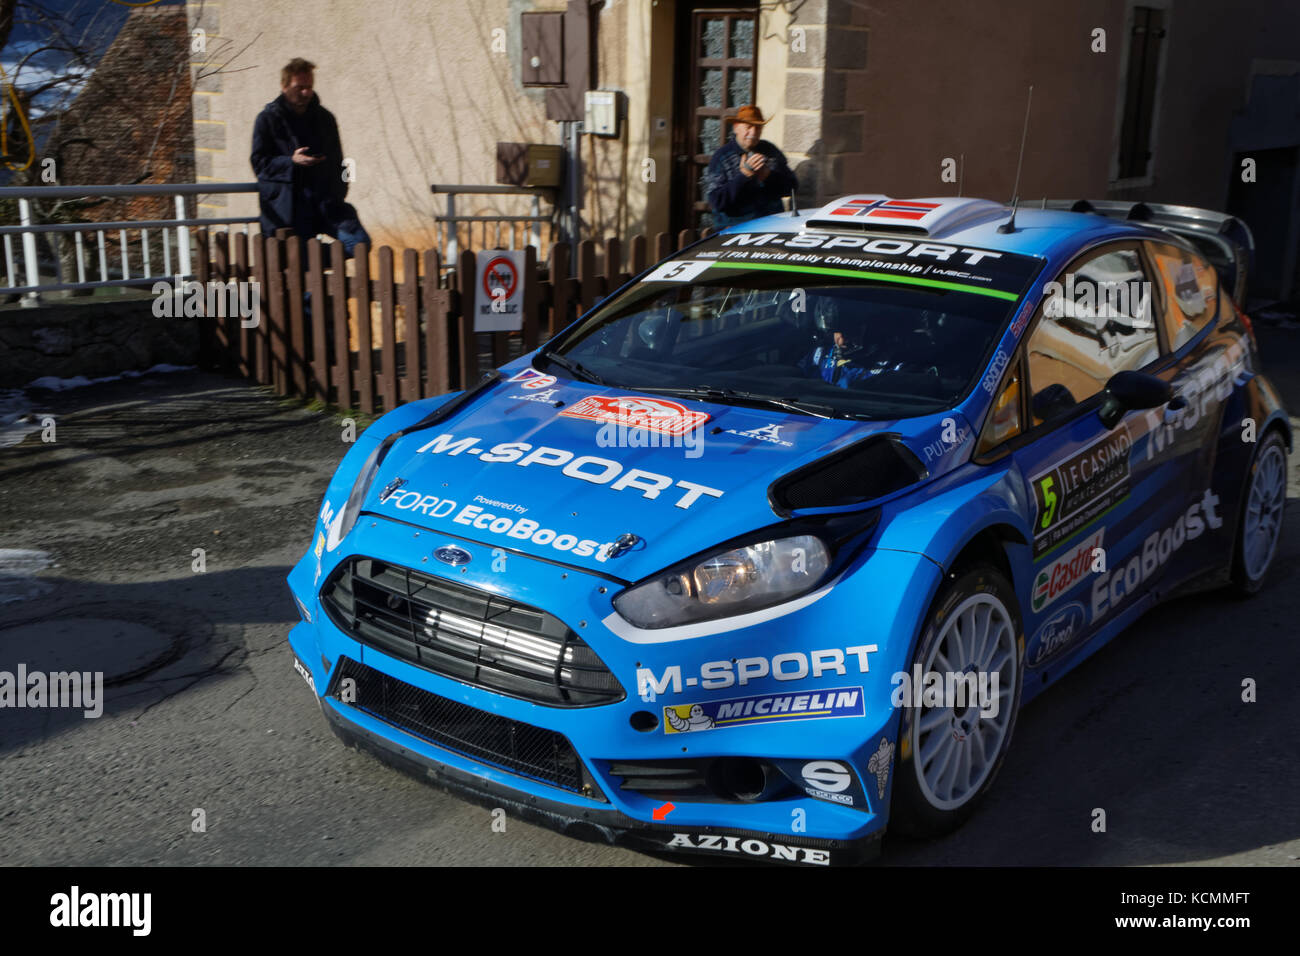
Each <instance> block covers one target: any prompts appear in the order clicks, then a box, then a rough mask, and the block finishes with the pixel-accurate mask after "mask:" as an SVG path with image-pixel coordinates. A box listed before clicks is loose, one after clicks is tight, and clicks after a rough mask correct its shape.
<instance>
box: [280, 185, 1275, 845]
mask: <svg viewBox="0 0 1300 956" xmlns="http://www.w3.org/2000/svg"><path fill="white" fill-rule="evenodd" d="M1250 248H1251V242H1250V236H1249V232H1248V231H1247V230H1246V229H1245V227H1244V226H1243V225H1242V224H1240V223H1239V222H1237V221H1236V220H1233V219H1231V218H1229V217H1226V216H1222V215H1218V214H1214V213H1208V212H1204V211H1201V210H1195V209H1190V208H1186V207H1170V206H1157V205H1150V204H1117V203H1095V202H1093V203H1090V202H1087V201H1080V202H1078V203H1075V204H1073V205H1071V204H1069V203H1057V202H1053V203H1047V202H1044V203H1043V204H1042V208H1037V209H1025V208H1021V209H1020V210H1019V211H1018V212H1017V213H1015V215H1014V217H1013V216H1012V210H1011V209H1010V208H1008V207H1007V206H1004V205H1002V204H1000V203H994V202H990V201H986V200H977V199H950V198H949V199H923V200H897V199H890V198H888V197H885V196H876V195H867V196H853V197H847V198H845V199H842V200H839V201H837V202H835V203H832V204H831V205H829V206H827V207H825V208H823V209H820V210H816V211H804V212H800V213H782V214H778V215H775V216H770V217H767V218H764V219H759V220H755V221H751V222H747V223H743V224H740V225H737V226H733V227H732V228H730V229H727V230H725V231H724V232H722V233H719V234H717V235H714V236H711V237H709V238H707V239H704V240H702V241H700V242H698V243H695V244H694V245H692V246H690V247H689V248H687V249H685V250H683V251H682V252H680V253H679V254H677V255H675V256H673V257H672V258H670V259H668V260H666V261H664V262H662V263H659V264H657V265H656V266H654V267H653V268H652V269H650V270H649V271H647V272H646V273H644V274H643V275H641V276H640V277H638V279H636V280H635V281H633V282H631V283H630V284H628V285H627V286H625V287H623V288H622V289H620V290H618V292H616V293H615V294H613V295H612V296H610V297H609V298H607V299H605V300H604V301H602V302H601V303H600V304H599V305H598V306H597V307H596V308H594V309H592V310H591V311H590V312H588V313H587V314H586V315H584V316H582V317H581V318H580V319H579V320H578V321H577V322H576V323H574V324H573V325H572V326H570V327H569V328H567V329H565V330H564V331H563V332H562V333H561V334H560V335H558V336H557V337H556V338H554V339H552V340H551V341H550V342H548V343H547V344H546V345H545V346H543V347H542V348H541V349H539V350H538V351H536V352H535V353H532V354H530V355H527V356H524V357H523V358H521V359H519V360H518V361H516V362H513V363H511V364H509V365H507V366H505V367H504V368H502V369H500V370H498V371H496V372H494V373H492V374H491V375H490V376H489V377H488V378H487V379H486V380H484V381H483V382H482V383H480V384H478V385H476V386H475V387H473V388H470V389H469V390H467V391H465V392H461V393H457V394H453V395H447V396H443V397H440V398H436V399H429V400H425V401H420V402H414V403H412V404H409V405H404V406H401V407H399V408H397V409H395V410H393V411H392V412H390V413H388V414H386V415H385V416H384V417H383V418H381V419H380V420H379V421H378V422H376V423H375V424H374V425H373V426H371V427H370V428H369V429H368V430H366V432H365V433H364V434H363V435H362V436H361V438H360V439H358V441H357V442H356V444H355V445H354V446H353V447H352V449H351V450H350V451H349V452H348V453H347V455H346V457H345V458H344V459H343V463H342V465H341V466H340V467H339V469H338V472H337V473H336V474H335V476H334V479H333V481H332V482H331V483H330V486H329V489H328V491H327V492H326V494H325V500H324V502H323V504H322V507H321V510H320V515H319V520H318V521H317V525H316V530H315V533H314V535H313V539H314V543H313V545H312V547H311V548H310V549H309V550H308V553H307V554H306V556H305V557H304V558H303V559H302V561H301V562H300V563H299V564H298V565H297V566H296V567H295V568H294V569H293V571H292V573H291V574H290V575H289V583H290V586H291V588H292V591H293V593H294V596H295V598H296V600H297V604H298V609H299V612H300V614H301V617H302V620H301V622H300V623H298V624H297V625H296V626H295V627H294V628H293V629H292V631H291V633H290V635H289V643H290V646H291V648H292V651H293V654H294V655H295V660H294V666H295V668H296V669H297V670H298V671H299V673H300V674H301V675H302V676H303V677H304V678H305V679H306V682H307V683H308V685H309V686H310V687H311V688H312V690H313V692H314V693H316V695H317V697H318V700H319V703H320V706H321V707H322V709H323V711H324V714H325V716H326V717H327V718H328V721H329V723H330V725H331V726H332V727H333V728H334V730H335V731H336V732H337V733H338V734H339V736H341V737H342V738H343V739H344V740H345V741H347V742H349V743H351V744H354V745H358V746H362V747H364V748H365V749H367V750H369V751H372V752H374V753H376V754H378V755H379V756H381V757H383V758H384V759H386V760H389V761H390V762H393V763H395V764H396V765H398V766H402V767H405V768H406V769H408V770H414V771H416V772H417V773H419V774H421V775H422V776H424V777H425V778H426V779H428V780H429V781H431V782H434V783H436V784H438V785H440V786H442V787H445V788H447V789H449V790H452V791H453V792H456V793H459V794H462V795H464V796H466V797H467V798H469V799H471V800H475V801H478V802H480V803H482V804H484V805H485V806H489V807H502V808H506V809H507V811H508V812H509V813H512V814H516V815H518V816H520V817H522V818H525V819H528V820H532V821H536V822H540V823H543V824H545V825H548V826H552V827H555V828H557V829H560V830H562V831H564V832H566V833H569V834H572V835H574V836H579V837H582V838H585V839H596V840H607V841H610V842H619V843H626V844H631V845H634V846H640V847H645V848H650V849H659V850H669V851H680V852H682V853H696V854H698V853H712V854H720V855H722V856H726V857H730V858H732V859H766V860H775V861H785V862H793V863H800V864H813V865H825V864H829V863H839V862H851V861H855V860H859V859H862V858H865V857H867V856H869V855H871V854H872V852H873V851H875V850H876V849H877V848H878V846H879V838H880V837H881V835H882V834H883V833H884V831H885V829H886V827H887V826H888V827H890V828H892V830H894V831H900V832H904V833H907V834H912V835H920V836H926V835H933V834H937V833H942V832H944V831H946V830H949V829H951V828H953V827H955V826H957V825H958V824H959V823H960V822H961V821H962V820H964V819H965V818H966V817H967V816H968V815H969V814H970V813H971V812H972V810H973V809H974V808H975V806H976V804H977V802H978V800H979V799H980V798H981V796H982V795H984V794H985V793H986V792H987V791H988V789H989V787H990V786H991V784H992V782H993V779H994V777H995V776H996V774H997V771H998V767H999V765H1000V764H1001V763H1002V760H1003V758H1004V757H1005V755H1006V753H1007V748H1008V746H1009V744H1010V742H1011V737H1012V731H1013V729H1014V727H1015V722H1016V714H1017V712H1018V710H1019V708H1020V707H1021V706H1022V705H1023V704H1024V703H1025V702H1026V701H1028V700H1029V699H1031V698H1032V697H1033V696H1034V695H1036V694H1037V693H1038V692H1039V691H1041V690H1042V689H1043V688H1045V687H1046V686H1047V685H1049V684H1050V683H1052V682H1054V681H1056V680H1057V679H1059V678H1060V677H1061V676H1062V675H1063V674H1065V673H1067V672H1068V671H1069V670H1070V669H1071V668H1072V667H1074V666H1075V665H1077V664H1078V663H1079V662H1080V661H1081V660H1083V659H1084V658H1086V657H1087V656H1088V655H1090V654H1092V653H1093V652H1095V651H1096V650H1097V649H1098V648H1099V647H1101V646H1102V645H1104V644H1105V643H1106V642H1107V641H1109V640H1110V639H1111V638H1113V637H1115V636H1116V635H1117V634H1119V633H1120V632H1121V631H1123V630H1124V628H1126V627H1127V626H1128V625H1130V624H1131V623H1133V621H1134V620H1136V619H1137V618H1138V617H1139V616H1140V615H1142V614H1143V613H1144V612H1145V611H1147V610H1149V609H1150V608H1151V607H1152V606H1153V605H1155V604H1156V603H1157V602H1159V601H1162V600H1164V599H1165V598H1167V597H1170V596H1172V595H1174V594H1177V593H1184V592H1186V591H1189V590H1193V589H1202V588H1208V587H1218V586H1222V585H1228V586H1232V587H1235V588H1236V589H1237V590H1239V591H1241V592H1245V593H1252V592H1254V591H1256V590H1258V589H1259V588H1260V586H1261V584H1262V582H1263V580H1264V578H1265V575H1266V573H1267V571H1268V568H1269V565H1270V563H1271V561H1272V559H1273V555H1274V553H1275V551H1276V547H1277V542H1278V535H1279V531H1280V527H1281V518H1282V509H1283V504H1284V500H1285V495H1286V458H1287V449H1288V448H1289V447H1290V443H1291V433H1290V429H1289V425H1288V419H1287V416H1286V414H1285V411H1284V410H1283V408H1282V404H1281V402H1280V400H1279V398H1278V395H1277V392H1276V390H1275V389H1274V387H1273V386H1272V385H1271V384H1270V383H1269V381H1268V380H1267V379H1266V378H1265V377H1264V376H1263V375H1262V374H1261V372H1260V368H1259V361H1258V352H1257V348H1256V345H1255V342H1254V338H1253V333H1252V331H1251V327H1250V324H1249V321H1248V320H1247V318H1246V317H1245V316H1244V315H1243V314H1242V312H1241V311H1240V309H1239V308H1238V303H1240V302H1241V301H1242V294H1243V289H1244V283H1245V279H1246V275H1245V272H1246V268H1247V266H1248V263H1249V255H1250Z"/></svg>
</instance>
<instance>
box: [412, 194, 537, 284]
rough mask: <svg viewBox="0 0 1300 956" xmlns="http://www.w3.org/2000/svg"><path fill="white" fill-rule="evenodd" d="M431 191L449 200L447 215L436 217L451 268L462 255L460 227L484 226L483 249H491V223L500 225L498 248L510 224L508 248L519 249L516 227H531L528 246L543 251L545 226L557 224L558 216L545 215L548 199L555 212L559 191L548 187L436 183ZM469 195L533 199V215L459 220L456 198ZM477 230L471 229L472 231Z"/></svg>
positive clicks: (481, 246) (440, 242)
mask: <svg viewBox="0 0 1300 956" xmlns="http://www.w3.org/2000/svg"><path fill="white" fill-rule="evenodd" d="M429 191H430V192H432V193H433V194H434V195H442V196H446V197H447V212H446V214H445V215H442V216H434V222H435V223H437V225H438V244H439V245H440V246H441V247H442V249H443V258H444V261H445V262H446V263H447V265H449V266H451V265H455V264H456V255H457V253H458V251H459V247H460V242H459V237H458V236H457V227H458V226H459V224H460V223H471V224H472V223H476V222H477V223H483V224H484V226H483V230H484V235H483V240H484V241H483V243H482V244H481V245H480V248H488V247H489V244H488V242H487V235H486V231H487V223H495V224H496V245H498V246H500V245H501V227H502V226H503V225H505V224H507V223H509V224H510V228H509V230H508V231H507V234H506V235H507V238H506V248H507V249H513V248H514V247H515V230H514V226H515V224H516V223H521V224H527V226H528V242H527V243H526V244H527V245H531V246H536V247H537V248H538V249H539V250H540V249H541V245H542V223H554V221H555V216H554V212H552V214H551V215H549V216H543V215H542V199H547V200H549V201H550V202H551V204H552V210H553V209H554V203H555V195H556V190H554V189H551V188H549V187H545V186H460V185H446V184H441V183H434V184H433V185H431V186H430V187H429ZM465 195H486V196H531V197H532V213H531V214H530V215H527V216H511V215H505V214H495V213H494V214H492V215H486V216H459V215H457V214H456V197H457V196H465ZM472 228H473V226H472V225H471V229H472Z"/></svg>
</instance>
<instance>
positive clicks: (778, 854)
mask: <svg viewBox="0 0 1300 956" xmlns="http://www.w3.org/2000/svg"><path fill="white" fill-rule="evenodd" d="M666 846H667V848H668V849H682V850H715V851H721V852H723V853H737V854H740V853H744V854H747V855H749V856H761V857H767V858H768V859H771V860H788V861H790V862H791V863H811V864H813V865H815V866H830V863H831V854H830V851H829V850H814V849H812V848H811V847H806V846H786V845H784V844H782V843H767V842H765V841H763V840H754V839H747V840H742V839H741V838H740V837H734V836H717V835H714V834H709V833H701V834H698V835H696V836H692V835H691V834H689V833H674V834H673V838H672V839H671V840H669V841H668V843H667V845H666Z"/></svg>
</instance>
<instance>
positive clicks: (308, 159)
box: [292, 146, 325, 166]
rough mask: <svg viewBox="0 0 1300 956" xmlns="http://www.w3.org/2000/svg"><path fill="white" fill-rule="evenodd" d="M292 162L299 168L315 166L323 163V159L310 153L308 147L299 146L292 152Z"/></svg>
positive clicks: (310, 149) (310, 150)
mask: <svg viewBox="0 0 1300 956" xmlns="http://www.w3.org/2000/svg"><path fill="white" fill-rule="evenodd" d="M292 159H293V161H294V163H295V164H297V165H299V166H315V165H316V164H317V163H323V162H325V157H324V156H321V155H319V154H317V153H313V152H312V148H311V147H310V146H299V147H298V148H297V149H295V150H294V151H293V157H292Z"/></svg>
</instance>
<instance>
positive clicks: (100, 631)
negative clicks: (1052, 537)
mask: <svg viewBox="0 0 1300 956" xmlns="http://www.w3.org/2000/svg"><path fill="white" fill-rule="evenodd" d="M1260 338H1261V343H1262V346H1263V350H1264V353H1265V357H1266V362H1267V365H1266V370H1267V371H1268V372H1269V374H1270V375H1271V376H1272V377H1273V379H1274V381H1275V382H1276V383H1277V384H1278V385H1279V387H1280V388H1281V389H1282V391H1283V394H1284V396H1285V397H1286V399H1287V402H1288V406H1289V407H1290V408H1292V409H1295V410H1300V327H1291V326H1287V327H1282V326H1274V327H1268V328H1261V329H1260ZM19 398H22V397H21V396H19ZM26 399H27V400H28V401H29V402H30V403H31V404H32V414H33V415H34V416H35V421H38V422H39V420H40V419H41V418H43V417H44V416H45V415H47V414H48V415H51V416H53V418H54V420H55V427H56V434H55V437H56V441H54V442H52V443H46V442H42V441H41V436H40V432H39V430H37V431H33V432H31V433H30V434H28V435H27V436H26V439H25V440H24V441H23V442H21V443H20V444H15V445H12V446H11V447H7V448H5V447H0V502H2V503H3V504H2V506H0V549H3V550H0V670H8V671H11V672H12V671H14V670H15V668H16V666H17V664H18V662H20V661H21V662H23V663H25V664H26V666H27V668H28V669H30V670H47V671H48V670H63V669H69V668H78V669H100V670H103V671H104V672H105V673H106V675H107V681H108V684H109V686H107V687H106V688H105V695H104V698H105V703H104V713H103V716H102V717H100V718H98V719H85V718H84V717H83V716H82V715H81V714H80V712H69V711H66V710H64V711H59V710H14V709H0V864H10V865H23V864H75V865H103V866H108V865H130V864H181V865H188V864H211V863H216V864H254V865H292V864H400V865H420V864H453V865H459V864H465V865H531V864H561V865H576V866H594V865H668V864H670V863H671V862H674V861H669V860H665V859H660V858H657V857H652V856H647V855H644V854H641V853H637V852H634V851H630V850H624V849H619V848H610V847H606V846H600V845H594V844H587V843H581V842H578V841H576V840H572V839H569V838H566V837H562V836H560V835H558V834H554V833H551V832H550V831H547V830H543V829H540V828H537V827H534V826H531V825H529V824H526V823H523V822H520V821H517V820H510V819H508V820H507V824H506V831H505V832H504V833H499V832H494V830H493V828H492V825H491V824H492V819H491V815H490V813H489V811H487V810H484V809H481V808H479V807H476V806H471V805H469V804H467V803H463V802H462V801H460V800H458V799H456V798H454V797H452V796H449V795H447V794H444V793H442V792H441V791H438V790H436V789H433V788H432V787H430V786H427V785H425V784H423V783H420V782H417V781H415V780H413V779H411V778H409V777H406V776H404V775H402V774H400V773H398V772H396V771H394V770H391V769H389V768H387V767H386V766H384V765H382V764H380V763H379V762H378V761H376V760H373V759H372V758H370V757H368V756H364V755H362V754H359V753H357V752H355V751H351V750H346V749H344V748H343V747H342V746H341V745H340V744H339V743H338V742H337V741H336V740H335V738H334V737H333V735H332V734H330V732H329V731H328V730H327V729H326V726H325V724H324V721H323V719H322V717H321V715H320V713H319V711H318V709H317V707H316V705H315V703H313V701H312V699H311V697H310V692H309V691H308V690H307V688H306V687H305V685H304V684H303V682H302V680H301V678H300V677H298V676H297V674H295V673H294V671H293V670H292V668H291V666H290V657H289V653H288V650H287V645H286V642H285V635H286V633H287V631H288V629H289V627H290V626H291V625H292V623H293V622H294V621H295V620H296V619H297V615H296V613H295V611H294V608H293V604H292V601H291V599H290V597H289V592H288V590H287V588H286V586H285V583H284V579H285V575H286V574H287V573H288V571H289V568H290V567H291V566H292V564H293V563H294V562H295V561H296V560H297V559H298V557H299V556H300V555H301V553H302V551H303V550H304V549H305V548H306V546H307V545H308V544H309V543H310V542H309V536H310V534H311V531H312V527H313V521H314V517H315V513H316V509H317V508H318V507H319V503H320V500H321V496H322V494H323V491H324V488H325V485H326V483H327V480H328V478H329V476H330V474H331V473H332V471H333V468H334V466H335V465H336V464H337V462H338V460H339V459H340V458H341V457H342V455H343V453H344V451H345V449H346V446H345V445H344V444H343V443H342V440H341V428H340V426H339V424H338V422H337V420H336V419H335V418H334V417H333V416H331V415H328V414H324V413H320V412H312V411H309V410H306V409H304V408H302V407H300V406H298V405H296V404H293V403H288V402H283V401H279V400H277V399H275V398H274V397H273V396H271V395H269V394H267V393H266V392H264V391H261V390H258V389H255V388H252V387H250V386H248V385H245V384H243V383H241V382H239V381H236V380H233V379H226V378H222V377H219V376H214V375H207V374H198V373H194V372H179V373H171V374H165V375H164V374H158V375H149V376H146V377H144V378H137V379H128V380H124V381H120V382H110V383H104V384H97V385H91V386H88V387H85V388H79V389H74V390H69V391H63V392H31V393H29V394H28V395H27V396H26ZM1297 424H1300V422H1298V423H1297ZM1291 465H1292V467H1291V476H1292V477H1291V483H1290V487H1289V490H1288V509H1287V520H1286V527H1285V531H1284V538H1283V541H1282V544H1281V548H1280V552H1279V555H1278V558H1277V560H1276V563H1275V565H1274V568H1273V573H1272V577H1271V580H1270V582H1269V585H1268V587H1267V588H1266V590H1265V591H1264V593H1263V594H1261V595H1260V596H1258V597H1257V598H1256V599H1254V600H1252V601H1248V602H1239V601H1235V600H1232V599H1230V598H1228V597H1225V596H1222V595H1217V594H1215V595H1203V596H1197V597H1193V598H1188V599H1185V600H1183V601H1181V602H1179V603H1176V604H1172V605H1168V606H1165V607H1162V608H1159V609H1157V610H1155V611H1153V612H1152V613H1150V614H1149V615H1147V616H1146V617H1145V618H1143V619H1142V620H1141V621H1140V622H1139V623H1138V624H1137V625H1136V626H1135V627H1134V628H1132V629H1131V630H1130V631H1129V632H1128V633H1127V634H1126V635H1125V636H1123V637H1122V638H1120V639H1118V640H1116V641H1114V642H1112V643H1111V645H1110V646H1108V647H1107V648H1105V649H1103V650H1102V651H1101V652H1100V653H1098V654H1097V655H1095V656H1094V657H1093V658H1092V659H1091V660H1090V661H1088V662H1087V663H1086V664H1084V665H1083V666H1082V667H1081V668H1079V669H1078V670H1077V671H1076V672H1075V673H1074V674H1072V675H1071V676H1069V677H1068V678H1066V679H1065V680H1064V681H1063V682H1062V683H1061V684H1059V685H1058V686H1056V687H1055V688H1054V689H1053V690H1052V691H1050V692H1049V693H1048V694H1046V695H1045V696H1044V697H1042V698H1040V699H1039V700H1038V701H1036V702H1035V703H1034V704H1032V705H1030V706H1029V707H1028V708H1027V709H1026V710H1025V712H1024V713H1023V714H1022V715H1021V717H1020V720H1019V723H1018V726H1017V728H1016V736H1015V740H1014V743H1013V746H1012V749H1011V752H1010V755H1009V757H1008V759H1007V762H1006V764H1005V766H1004V767H1003V770H1002V774H1001V777H1000V778H999V781H998V784H997V786H996V788H995V790H994V791H993V793H992V794H991V795H990V798H989V799H988V801H987V802H986V803H985V805H984V806H983V807H982V808H981V810H980V812H979V813H978V814H977V815H976V816H975V817H974V818H973V819H972V820H971V821H970V822H969V823H968V824H967V825H966V826H965V827H964V828H963V829H962V830H960V831H959V832H958V833H956V834H954V835H952V836H950V837H948V838H946V839H943V840H939V841H936V842H933V843H926V844H915V843H907V842H901V841H898V840H893V839H890V840H887V841H886V844H885V849H884V854H883V856H882V858H881V860H880V865H885V866H889V865H898V864H912V865H928V864H976V863H985V864H1048V865H1053V864H1064V865H1091V864H1111V865H1161V864H1185V863H1197V864H1207V863H1208V864H1283V865H1296V861H1297V859H1298V858H1300V815H1297V813H1296V812H1295V808H1296V794H1297V793H1300V764H1298V763H1297V761H1296V759H1295V755H1296V745H1295V738H1294V734H1293V733H1292V721H1293V720H1294V719H1295V717H1294V707H1293V703H1292V700H1293V694H1294V685H1295V678H1296V674H1297V673H1298V672H1300V642H1297V641H1296V639H1295V638H1296V626H1295V622H1296V621H1297V620H1300V586H1298V585H1300V529H1297V527H1296V523H1297V516H1298V512H1297V501H1296V499H1297V497H1300V480H1298V479H1300V462H1298V461H1297V456H1293V457H1292V463H1291ZM195 549H202V550H203V560H204V564H205V570H204V571H202V572H198V571H196V570H195V569H194V564H195V562H196V560H197V559H196V557H195V554H194V552H195ZM1246 677H1252V678H1254V679H1255V680H1256V682H1257V684H1258V701H1257V702H1256V703H1250V704H1247V703H1243V702H1242V700H1241V684H1242V680H1243V679H1244V678H1246ZM1099 807H1100V808H1103V809H1105V810H1106V814H1107V830H1106V832H1105V833H1095V832H1093V830H1092V827H1091V823H1092V819H1093V810H1094V808H1099ZM198 811H202V813H201V815H200V814H199V813H198ZM200 819H201V821H202V823H203V826H202V827H200V826H198V825H197V823H196V821H198V820H200Z"/></svg>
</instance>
